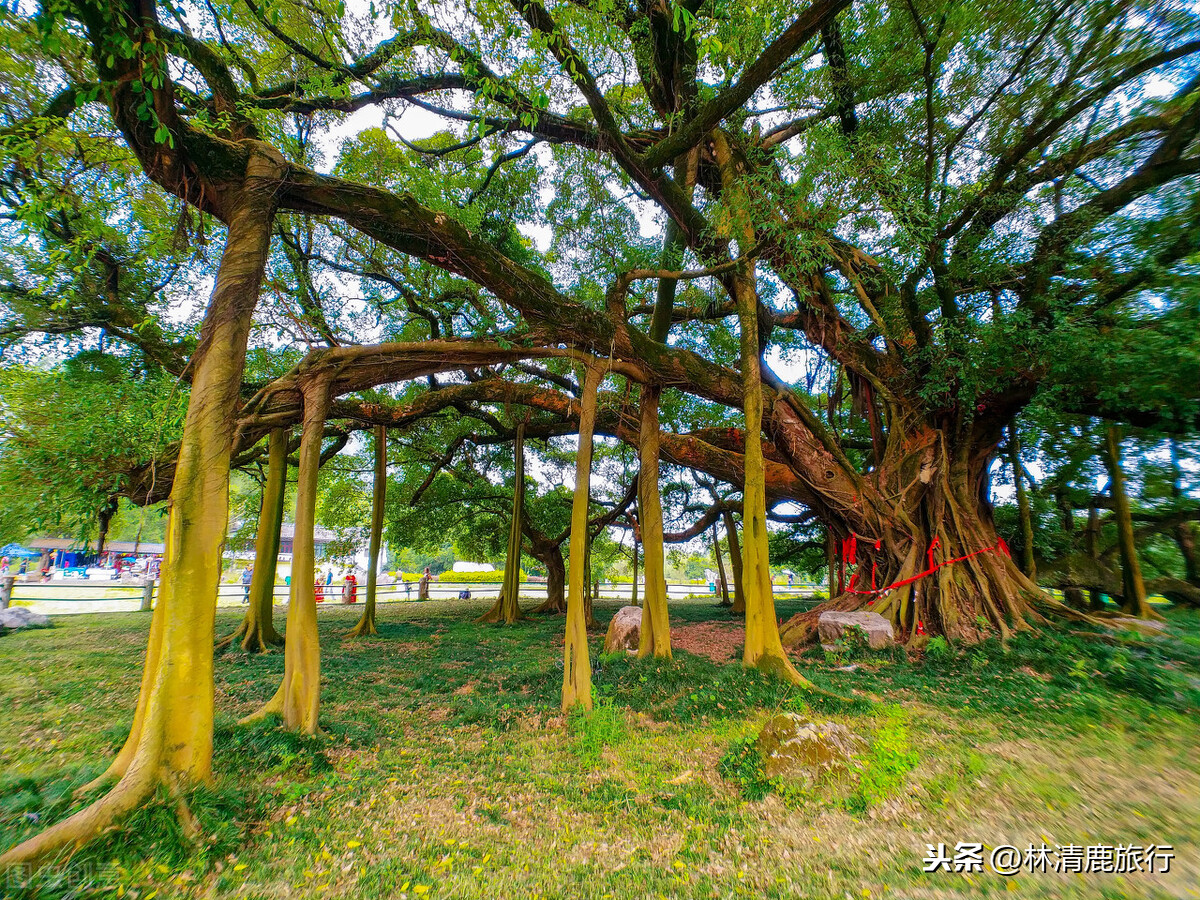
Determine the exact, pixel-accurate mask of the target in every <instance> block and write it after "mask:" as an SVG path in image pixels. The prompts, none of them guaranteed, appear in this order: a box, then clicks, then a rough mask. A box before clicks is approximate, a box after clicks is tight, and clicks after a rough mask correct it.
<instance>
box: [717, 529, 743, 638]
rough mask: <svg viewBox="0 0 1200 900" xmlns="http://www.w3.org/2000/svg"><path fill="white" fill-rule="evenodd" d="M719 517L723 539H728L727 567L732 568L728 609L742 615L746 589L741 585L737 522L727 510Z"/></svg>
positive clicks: (740, 551) (740, 558) (740, 550)
mask: <svg viewBox="0 0 1200 900" xmlns="http://www.w3.org/2000/svg"><path fill="white" fill-rule="evenodd" d="M721 518H722V520H723V521H724V522H725V539H726V540H727V541H729V568H731V569H733V606H731V607H730V609H729V611H730V612H731V613H733V614H734V615H735V616H744V615H745V614H746V591H745V589H744V588H743V587H742V547H741V543H740V542H739V541H738V535H737V522H736V521H735V520H734V518H733V513H731V512H729V511H728V510H726V511H725V512H723V513H721Z"/></svg>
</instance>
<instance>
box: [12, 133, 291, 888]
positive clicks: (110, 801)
mask: <svg viewBox="0 0 1200 900" xmlns="http://www.w3.org/2000/svg"><path fill="white" fill-rule="evenodd" d="M281 170H282V160H281V159H279V158H278V157H277V156H275V155H274V154H269V153H267V152H260V151H258V150H257V149H253V148H252V151H251V153H250V158H249V162H248V165H247V167H246V171H245V179H244V181H243V183H242V184H241V186H240V187H239V188H238V189H237V190H236V191H235V192H233V196H232V202H231V204H230V207H229V210H230V212H229V220H228V232H227V235H226V239H225V249H224V252H223V253H222V256H221V264H220V267H219V269H218V270H217V279H216V284H215V286H214V288H213V295H212V299H211V300H210V302H209V306H208V310H207V311H206V312H205V316H204V323H203V325H202V327H201V334H200V341H199V343H198V344H197V346H196V350H195V352H194V353H193V355H192V360H191V366H192V371H193V373H194V375H193V378H192V390H191V394H190V397H189V401H188V409H187V413H186V415H185V418H184V427H183V437H182V439H181V442H180V447H179V456H178V462H177V464H176V470H175V477H174V480H173V483H172V487H171V499H170V507H169V513H168V521H167V536H166V550H165V553H164V557H163V566H162V581H161V585H160V592H159V600H158V605H157V606H156V607H155V609H154V613H153V617H152V619H151V624H150V636H149V641H148V643H147V648H146V661H145V666H144V669H143V673H142V685H141V692H140V695H139V697H138V705H137V710H136V712H135V713H134V720H133V726H132V728H131V729H130V733H129V737H128V738H127V739H126V741H125V745H124V747H122V749H121V751H120V752H119V753H118V754H117V756H116V758H115V759H114V760H113V762H112V764H111V765H110V766H109V768H108V770H107V771H106V772H105V773H104V775H102V776H100V778H98V779H97V780H96V781H94V782H92V784H91V785H88V786H87V788H85V791H86V790H88V789H91V788H92V787H95V786H98V785H100V784H104V783H108V782H110V781H112V780H113V779H119V780H118V781H117V783H116V784H115V785H114V786H113V788H112V789H111V790H110V791H109V792H108V793H107V794H105V795H104V796H103V797H101V798H100V799H98V800H97V801H95V802H94V803H92V804H91V805H90V806H87V807H86V808H84V809H82V810H80V811H79V812H77V813H75V814H74V815H73V816H70V817H69V818H67V819H65V820H63V821H62V822H59V823H57V824H55V825H54V826H52V827H51V828H49V829H47V830H46V831H43V832H42V833H41V834H39V835H36V836H35V837H32V838H30V839H29V840H27V841H25V842H23V843H21V844H19V845H17V846H16V847H14V848H12V849H11V850H9V851H8V852H7V853H5V854H4V855H3V856H0V867H3V866H9V865H14V864H17V863H28V862H36V861H38V860H40V859H43V858H46V857H48V856H50V855H53V854H54V853H57V852H59V851H61V850H63V849H64V848H66V847H69V846H81V845H82V844H84V843H86V842H87V841H89V840H91V839H92V838H93V837H95V836H96V835H98V834H99V833H100V832H102V831H103V830H104V829H106V828H107V827H108V826H109V825H110V824H112V822H113V821H114V820H115V819H117V818H118V817H119V816H121V815H124V814H125V813H127V812H129V811H131V810H133V809H135V808H137V807H138V806H140V805H142V803H143V802H144V801H145V800H146V799H147V798H149V797H150V796H151V794H152V793H153V792H154V790H155V789H156V788H157V787H158V786H159V785H163V784H165V785H167V786H168V787H169V788H170V789H172V790H178V789H179V788H180V787H182V786H184V785H187V784H194V783H197V782H207V781H209V780H211V778H212V744H213V703H214V686H213V628H214V619H215V610H216V599H217V587H218V584H219V582H220V577H221V556H222V549H223V546H224V543H225V531H226V528H227V527H228V516H229V460H230V454H231V449H232V439H233V430H234V421H235V413H236V410H237V401H238V394H239V391H240V389H241V383H242V372H243V369H244V366H245V359H246V342H247V338H248V336H249V333H250V326H251V322H252V320H253V317H254V307H255V305H256V304H257V303H258V292H259V287H260V285H261V283H262V276H263V271H264V268H265V266H266V262H267V255H268V251H269V248H270V240H271V222H272V219H273V217H274V213H275V192H276V187H277V180H278V177H279V174H280V172H281Z"/></svg>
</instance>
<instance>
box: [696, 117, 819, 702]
mask: <svg viewBox="0 0 1200 900" xmlns="http://www.w3.org/2000/svg"><path fill="white" fill-rule="evenodd" d="M713 147H714V149H715V151H716V157H717V164H718V166H719V167H720V169H721V184H722V186H723V188H724V191H725V195H726V197H727V198H728V202H729V206H730V217H731V219H732V220H733V223H734V232H735V234H736V237H737V240H738V243H739V245H740V246H741V247H742V248H744V250H747V251H748V250H749V249H750V248H751V247H753V246H754V244H755V239H754V228H753V226H752V225H751V224H750V210H749V199H748V198H747V196H746V194H745V191H744V190H743V188H742V184H741V178H740V176H739V175H738V173H737V171H736V169H735V166H734V162H733V157H732V154H731V152H730V148H729V142H728V140H727V139H726V137H725V135H724V134H723V133H722V132H721V131H714V132H713ZM731 281H732V286H733V291H732V292H733V299H734V304H735V305H736V306H737V315H738V331H739V336H740V344H741V351H742V354H741V355H742V394H743V396H742V401H743V403H744V415H745V419H746V434H747V435H751V436H753V437H754V438H757V437H758V435H760V434H762V415H763V395H762V369H761V360H760V359H759V356H760V354H761V353H762V347H761V345H760V343H759V340H758V290H757V287H756V285H755V278H754V262H753V260H751V261H749V262H745V263H743V264H742V265H741V266H740V267H739V268H738V269H737V270H735V271H734V273H733V275H732V276H731ZM765 469H766V466H765V462H764V457H763V446H762V441H761V440H757V439H755V440H747V441H746V454H745V481H744V484H743V486H742V521H743V532H742V534H743V536H744V541H743V546H742V551H743V553H742V575H743V580H744V583H745V585H744V586H745V592H746V641H745V645H744V649H743V653H742V665H744V666H745V667H746V668H748V669H761V670H762V671H764V672H768V673H771V674H773V675H778V676H779V677H781V678H783V679H785V680H787V681H790V682H792V683H793V684H808V681H807V679H805V678H804V677H803V676H802V675H801V674H800V673H799V672H797V671H796V668H795V666H793V665H792V663H791V660H789V659H788V657H787V654H786V653H785V652H784V650H783V644H782V643H781V641H780V637H779V627H778V624H777V623H776V620H775V594H774V591H773V588H772V586H771V561H770V559H769V549H768V545H767V483H766V472H765Z"/></svg>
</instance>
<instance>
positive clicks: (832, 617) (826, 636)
mask: <svg viewBox="0 0 1200 900" xmlns="http://www.w3.org/2000/svg"><path fill="white" fill-rule="evenodd" d="M847 628H861V629H862V630H863V632H865V633H866V636H867V645H868V646H869V647H870V648H871V649H872V650H883V649H886V648H887V647H890V646H891V645H892V644H893V643H895V641H896V633H895V632H894V631H892V623H891V622H889V621H888V620H887V619H885V618H884V617H883V616H881V615H880V614H879V613H873V612H866V611H864V610H858V611H857V612H834V611H830V612H823V613H821V615H820V617H819V618H818V619H817V634H818V635H819V636H820V639H821V643H822V644H832V643H833V642H834V641H836V640H837V639H838V638H840V637H841V636H842V635H843V634H845V632H846V629H847Z"/></svg>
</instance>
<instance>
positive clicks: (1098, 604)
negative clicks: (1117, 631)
mask: <svg viewBox="0 0 1200 900" xmlns="http://www.w3.org/2000/svg"><path fill="white" fill-rule="evenodd" d="M1084 544H1085V549H1086V550H1087V555H1088V556H1089V557H1090V558H1091V559H1093V560H1095V561H1096V563H1097V564H1099V562H1100V510H1099V508H1097V507H1095V506H1093V507H1090V508H1089V509H1088V520H1087V534H1086V535H1085V536H1084ZM1088 606H1089V607H1090V608H1091V609H1093V610H1099V609H1103V608H1104V599H1103V598H1102V597H1101V596H1100V591H1098V590H1096V589H1095V588H1090V589H1089V590H1088Z"/></svg>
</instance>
